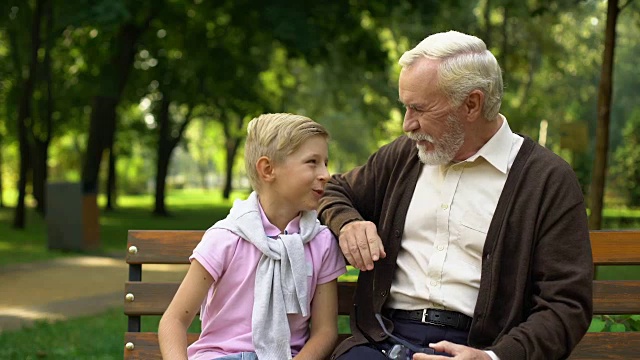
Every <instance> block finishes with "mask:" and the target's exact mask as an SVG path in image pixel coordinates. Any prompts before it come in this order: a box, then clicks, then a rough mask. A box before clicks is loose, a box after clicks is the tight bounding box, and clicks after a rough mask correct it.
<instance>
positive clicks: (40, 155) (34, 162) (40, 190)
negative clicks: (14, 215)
mask: <svg viewBox="0 0 640 360" xmlns="http://www.w3.org/2000/svg"><path fill="white" fill-rule="evenodd" d="M32 149H33V152H32V153H31V154H32V156H31V169H32V171H33V173H32V180H31V182H32V185H33V197H34V198H35V199H36V211H37V212H38V213H39V214H40V215H42V216H44V215H45V214H46V184H47V173H48V169H47V158H48V155H49V143H48V142H44V141H39V140H37V139H36V140H35V141H34V142H33V147H32Z"/></svg>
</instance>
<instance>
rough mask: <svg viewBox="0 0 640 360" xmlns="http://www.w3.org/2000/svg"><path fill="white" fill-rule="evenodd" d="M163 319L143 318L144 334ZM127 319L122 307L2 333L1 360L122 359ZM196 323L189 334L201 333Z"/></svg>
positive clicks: (153, 328)
mask: <svg viewBox="0 0 640 360" xmlns="http://www.w3.org/2000/svg"><path fill="white" fill-rule="evenodd" d="M159 321H160V317H159V316H149V317H145V318H144V319H143V323H142V331H157V329H158V322H159ZM126 329H127V319H126V317H125V316H124V315H123V313H122V308H114V309H111V310H109V311H107V312H105V313H103V314H101V315H98V316H87V317H79V318H75V319H71V320H67V321H59V322H55V323H48V322H44V321H39V322H36V323H34V325H33V326H31V327H28V328H25V329H23V330H20V331H11V332H4V333H1V334H0V359H6V360H26V359H47V360H49V359H51V360H53V359H60V360H62V359H65V360H67V359H96V360H97V359H100V360H107V359H122V355H123V352H124V333H125V331H126ZM199 331H200V322H199V321H194V322H193V324H192V326H191V327H190V329H189V332H199Z"/></svg>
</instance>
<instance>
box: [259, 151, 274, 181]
mask: <svg viewBox="0 0 640 360" xmlns="http://www.w3.org/2000/svg"><path fill="white" fill-rule="evenodd" d="M256 170H257V171H258V177H259V178H260V180H262V181H264V182H271V181H273V179H274V178H275V171H274V170H275V168H274V164H273V161H271V159H269V158H268V157H266V156H261V157H260V158H259V159H258V161H257V162H256Z"/></svg>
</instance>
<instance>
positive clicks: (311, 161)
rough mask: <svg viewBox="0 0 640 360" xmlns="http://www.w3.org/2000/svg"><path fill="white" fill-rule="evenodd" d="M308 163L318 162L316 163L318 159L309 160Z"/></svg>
mask: <svg viewBox="0 0 640 360" xmlns="http://www.w3.org/2000/svg"><path fill="white" fill-rule="evenodd" d="M307 163H309V164H316V163H317V161H316V159H310V160H307Z"/></svg>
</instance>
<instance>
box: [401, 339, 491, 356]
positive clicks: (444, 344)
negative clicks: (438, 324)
mask: <svg viewBox="0 0 640 360" xmlns="http://www.w3.org/2000/svg"><path fill="white" fill-rule="evenodd" d="M429 347H430V348H432V349H434V350H436V351H438V352H444V353H447V354H451V355H453V358H450V357H446V356H441V355H427V354H415V355H413V360H445V359H448V360H449V359H459V360H491V357H490V356H489V354H487V353H486V352H484V351H482V350H478V349H474V348H470V347H468V346H464V345H459V344H454V343H452V342H448V341H440V342H438V343H436V344H429Z"/></svg>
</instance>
